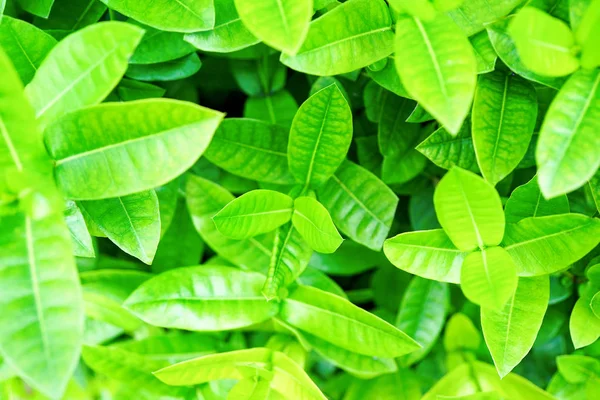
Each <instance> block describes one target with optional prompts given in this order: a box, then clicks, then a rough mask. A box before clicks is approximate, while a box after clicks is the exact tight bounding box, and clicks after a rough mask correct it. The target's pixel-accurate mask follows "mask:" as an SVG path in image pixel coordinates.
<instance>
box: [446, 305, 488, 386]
mask: <svg viewBox="0 0 600 400" xmlns="http://www.w3.org/2000/svg"><path fill="white" fill-rule="evenodd" d="M480 343H481V336H480V334H479V331H478V330H477V328H475V325H473V321H471V320H470V319H469V317H467V316H466V315H465V314H462V313H456V314H454V315H453V316H452V317H451V318H450V320H449V321H448V323H447V324H446V331H445V332H444V348H445V349H446V351H448V352H453V351H464V350H472V351H475V350H477V349H478V348H479V345H480ZM440 383H441V382H440Z"/></svg>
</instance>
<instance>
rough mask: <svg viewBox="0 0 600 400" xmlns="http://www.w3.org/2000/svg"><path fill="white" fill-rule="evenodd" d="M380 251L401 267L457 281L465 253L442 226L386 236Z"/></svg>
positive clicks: (434, 277) (432, 276) (417, 273)
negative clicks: (440, 227) (457, 246)
mask: <svg viewBox="0 0 600 400" xmlns="http://www.w3.org/2000/svg"><path fill="white" fill-rule="evenodd" d="M383 251H384V253H385V255H386V257H387V258H388V259H389V260H390V262H391V263H392V264H394V265H395V266H396V267H398V268H400V269H401V270H403V271H406V272H409V273H411V274H413V275H418V276H420V277H423V278H426V279H433V280H436V281H440V282H450V283H459V282H460V267H461V265H462V263H463V260H464V259H465V257H466V255H467V253H465V252H463V251H461V250H458V249H457V248H456V247H455V246H454V244H453V243H452V241H451V240H450V238H449V237H448V235H446V232H444V231H443V230H442V229H434V230H430V231H418V232H406V233H401V234H399V235H397V236H394V237H393V238H390V239H388V240H386V241H385V243H384V245H383Z"/></svg>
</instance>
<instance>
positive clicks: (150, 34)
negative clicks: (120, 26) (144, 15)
mask: <svg viewBox="0 0 600 400" xmlns="http://www.w3.org/2000/svg"><path fill="white" fill-rule="evenodd" d="M131 23H134V24H136V25H140V27H141V28H143V29H144V30H145V31H146V33H145V34H144V36H143V37H142V41H141V42H140V44H139V45H138V46H137V47H136V49H135V52H134V53H133V55H132V56H131V58H130V59H129V63H130V64H156V63H162V62H166V61H171V60H176V59H178V58H181V57H183V56H186V55H188V54H190V53H193V52H194V47H193V46H192V45H191V44H189V43H187V42H185V41H184V40H183V34H182V33H175V32H165V31H160V30H156V29H153V28H150V27H148V26H145V25H141V24H139V23H136V22H135V21H131Z"/></svg>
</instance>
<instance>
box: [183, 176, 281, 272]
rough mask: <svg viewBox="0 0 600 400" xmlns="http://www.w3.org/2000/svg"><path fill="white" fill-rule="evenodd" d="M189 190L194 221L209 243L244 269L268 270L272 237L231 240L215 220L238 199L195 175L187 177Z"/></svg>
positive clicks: (187, 197)
mask: <svg viewBox="0 0 600 400" xmlns="http://www.w3.org/2000/svg"><path fill="white" fill-rule="evenodd" d="M185 191H186V199H187V206H188V210H189V212H190V215H191V216H192V222H193V223H194V226H195V227H196V230H197V231H198V233H199V234H200V236H201V237H202V239H203V240H204V241H205V242H206V244H208V245H209V246H210V247H211V248H212V249H213V250H214V251H215V252H216V253H217V254H219V255H220V256H221V257H223V258H225V259H226V260H227V261H229V262H231V263H233V264H235V265H238V266H240V267H241V268H243V269H250V270H255V271H263V272H264V271H266V266H267V265H269V260H270V258H271V250H270V248H271V246H272V243H273V241H272V238H260V237H258V238H251V239H246V240H234V239H230V238H228V237H227V236H224V235H223V234H222V233H221V232H219V231H218V230H217V227H216V226H215V223H214V221H213V220H212V217H213V216H214V215H215V214H216V213H217V212H218V211H219V210H221V209H222V208H223V207H225V205H226V204H227V203H229V202H231V201H232V200H233V199H234V197H233V195H232V194H231V193H229V192H228V191H227V190H225V189H224V188H222V187H221V186H219V185H217V184H215V183H213V182H211V181H208V180H206V179H203V178H200V177H197V176H195V175H188V176H187V184H186V188H185ZM269 239H270V240H269ZM265 242H268V244H267V243H265Z"/></svg>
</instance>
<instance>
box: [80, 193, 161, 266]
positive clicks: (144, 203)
mask: <svg viewBox="0 0 600 400" xmlns="http://www.w3.org/2000/svg"><path fill="white" fill-rule="evenodd" d="M79 206H80V207H81V208H83V209H84V210H85V212H86V213H87V214H88V215H89V216H90V217H91V219H92V220H93V221H94V223H95V224H96V225H97V227H98V228H99V229H100V230H101V231H102V233H104V234H105V235H106V237H108V238H109V239H110V240H111V241H112V242H113V243H115V244H116V245H117V246H118V247H119V248H120V249H121V250H123V251H124V252H126V253H127V254H131V255H132V256H134V257H136V258H138V259H139V260H141V261H142V262H144V263H146V264H148V265H150V264H152V260H153V259H154V255H155V254H156V248H157V246H158V241H159V240H160V213H159V208H158V198H157V196H156V193H155V192H154V190H147V191H145V192H140V193H135V194H131V195H128V196H121V197H116V198H112V199H104V200H95V201H81V202H79Z"/></svg>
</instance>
